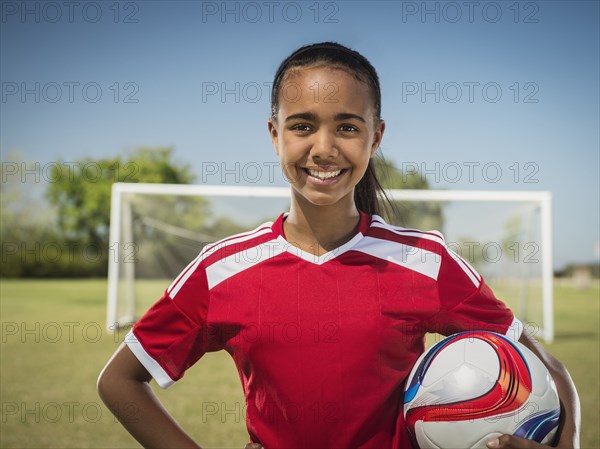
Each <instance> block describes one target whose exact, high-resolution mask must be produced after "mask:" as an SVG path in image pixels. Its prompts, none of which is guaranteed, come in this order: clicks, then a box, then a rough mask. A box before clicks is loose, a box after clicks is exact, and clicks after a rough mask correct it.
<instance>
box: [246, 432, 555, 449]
mask: <svg viewBox="0 0 600 449" xmlns="http://www.w3.org/2000/svg"><path fill="white" fill-rule="evenodd" d="M486 446H487V447H488V448H489V449H552V448H553V446H547V445H545V444H540V443H538V442H536V441H533V440H528V439H525V438H521V437H516V436H514V435H501V436H500V437H498V438H492V439H491V440H489V441H488V442H487V443H486ZM246 449H248V448H246Z"/></svg>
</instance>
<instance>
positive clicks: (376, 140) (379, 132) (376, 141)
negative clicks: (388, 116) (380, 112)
mask: <svg viewBox="0 0 600 449" xmlns="http://www.w3.org/2000/svg"><path fill="white" fill-rule="evenodd" d="M384 131H385V121H384V120H379V122H378V123H377V124H376V128H375V134H374V136H373V143H372V144H371V157H373V156H375V153H376V152H377V149H378V148H379V145H381V141H382V140H383V133H384Z"/></svg>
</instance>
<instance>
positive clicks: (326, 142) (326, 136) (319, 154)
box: [310, 128, 338, 161]
mask: <svg viewBox="0 0 600 449" xmlns="http://www.w3.org/2000/svg"><path fill="white" fill-rule="evenodd" d="M310 155H311V157H312V158H313V159H314V160H315V161H316V160H333V159H335V158H336V157H337V156H338V150H337V148H336V143H335V137H334V135H333V134H332V133H331V132H330V131H328V130H327V129H323V128H321V129H320V130H319V131H317V132H316V133H315V134H314V140H313V145H312V148H311V151H310Z"/></svg>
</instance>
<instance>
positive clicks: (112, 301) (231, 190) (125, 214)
mask: <svg viewBox="0 0 600 449" xmlns="http://www.w3.org/2000/svg"><path fill="white" fill-rule="evenodd" d="M290 192H291V189H290V188H289V187H260V186H224V185H193V184H150V183H114V184H113V185H112V195H111V210H110V228H109V245H110V246H109V248H118V247H119V245H120V242H121V241H122V239H126V240H127V239H128V238H130V236H127V235H123V234H124V233H126V232H124V233H122V232H121V219H122V218H125V219H126V220H131V211H130V209H129V208H128V207H127V201H126V199H125V198H126V196H127V195H128V194H135V193H143V194H145V195H181V196H208V197H218V196H221V197H246V198H289V197H290V194H291V193H290ZM386 194H387V195H388V197H389V199H390V200H394V201H413V202H414V201H417V202H418V201H485V202H511V201H512V202H514V201H532V202H536V203H538V204H539V208H540V218H541V221H540V223H541V236H540V244H541V250H542V251H541V252H542V260H541V278H542V303H543V316H542V320H543V323H542V338H543V339H544V340H545V341H546V342H548V343H551V342H552V340H553V338H554V313H553V290H552V283H553V272H552V219H551V217H552V194H551V193H550V192H548V191H482V190H411V189H392V190H386ZM128 226H129V227H130V226H131V223H129V224H127V225H126V226H125V229H127V227H128ZM130 265H132V266H131V267H129V268H127V270H129V271H130V273H129V276H133V273H132V270H133V269H134V268H133V264H130ZM126 275H127V274H126ZM118 283H119V257H109V261H108V292H107V303H108V304H107V306H108V307H107V316H106V326H107V328H108V329H109V330H110V331H115V330H116V327H117V326H118V322H119V317H118V316H117V295H118ZM131 315H133V311H131ZM129 318H130V320H133V319H134V318H135V317H133V316H130V317H129Z"/></svg>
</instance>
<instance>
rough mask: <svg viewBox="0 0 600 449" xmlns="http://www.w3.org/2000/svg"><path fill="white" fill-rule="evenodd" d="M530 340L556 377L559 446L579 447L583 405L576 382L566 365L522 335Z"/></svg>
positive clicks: (531, 339) (551, 373)
mask: <svg viewBox="0 0 600 449" xmlns="http://www.w3.org/2000/svg"><path fill="white" fill-rule="evenodd" d="M523 340H526V341H527V340H528V341H527V343H528V344H526V345H527V346H528V347H529V348H530V349H532V350H533V351H534V352H535V353H536V355H537V356H538V357H539V358H540V360H542V362H543V363H544V365H546V367H547V368H548V372H549V373H550V375H551V376H552V378H553V379H554V383H555V384H556V390H557V392H558V397H559V398H560V402H561V408H562V409H561V425H560V429H559V435H560V438H559V441H558V443H557V446H558V447H564V448H579V444H580V443H579V439H580V438H579V429H580V428H581V405H580V403H579V396H578V395H577V390H576V388H575V384H574V383H573V380H572V379H571V375H570V374H569V372H568V371H567V369H566V368H565V366H564V365H563V364H562V363H561V362H560V361H559V360H557V359H556V358H555V357H554V356H552V354H550V353H549V352H548V351H546V350H545V349H544V348H543V347H542V346H541V345H540V344H539V343H537V342H536V341H535V340H534V339H533V338H531V337H526V336H525V337H522V338H521V342H523Z"/></svg>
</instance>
